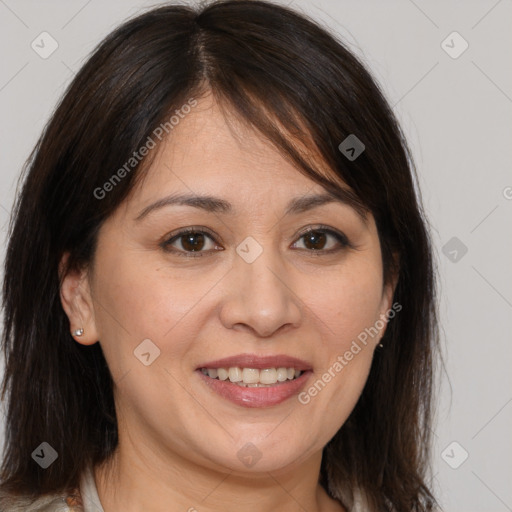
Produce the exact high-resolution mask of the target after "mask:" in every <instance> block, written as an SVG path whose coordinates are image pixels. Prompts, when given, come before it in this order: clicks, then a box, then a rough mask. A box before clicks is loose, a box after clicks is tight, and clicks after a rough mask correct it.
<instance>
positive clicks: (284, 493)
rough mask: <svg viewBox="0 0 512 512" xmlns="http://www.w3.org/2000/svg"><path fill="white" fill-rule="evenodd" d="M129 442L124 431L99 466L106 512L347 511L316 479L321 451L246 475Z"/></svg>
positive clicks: (99, 484) (100, 491) (97, 471)
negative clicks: (286, 465)
mask: <svg viewBox="0 0 512 512" xmlns="http://www.w3.org/2000/svg"><path fill="white" fill-rule="evenodd" d="M124 441H126V442H124ZM129 442H130V440H129V438H128V439H123V438H122V436H121V435H120V443H119V445H118V449H117V450H116V452H115V453H114V455H113V456H112V457H111V459H109V461H108V462H107V463H105V464H103V465H102V466H100V467H97V468H95V471H94V476H95V481H96V486H97V490H98V495H99V498H100V501H101V503H102V505H103V508H104V511H105V512H112V511H115V510H123V511H125V512H130V511H139V510H151V511H153V512H169V511H188V512H197V511H199V510H200V511H201V512H214V511H218V510H223V511H225V512H238V511H239V510H244V511H247V512H268V511H269V510H279V511H283V512H291V511H297V510H307V511H308V512H344V509H343V507H342V506H341V505H340V504H339V503H338V502H337V501H335V500H333V499H331V498H330V497H329V496H328V495H327V493H326V492H325V490H324V489H323V487H322V486H320V484H319V483H318V477H319V473H320V462H321V456H322V454H321V452H320V453H318V454H315V455H314V456H313V457H311V458H310V459H309V460H307V461H306V462H304V463H302V464H300V465H299V466H297V467H294V468H293V469H288V470H279V471H272V472H264V473H251V474H249V475H248V474H240V473H236V472H234V471H229V470H226V471H225V472H222V471H219V470H216V469H212V468H209V467H206V466H205V465H201V464H199V463H196V462H194V461H191V460H190V459H188V458H185V457H183V456H180V455H178V454H176V453H173V454H172V456H170V454H169V453H165V452H164V451H163V450H162V449H159V450H152V449H150V448H149V447H148V446H144V447H143V448H142V447H141V445H140V444H139V445H138V446H133V445H132V446H130V444H129ZM121 447H123V448H124V449H123V448H121ZM128 448H129V449H128Z"/></svg>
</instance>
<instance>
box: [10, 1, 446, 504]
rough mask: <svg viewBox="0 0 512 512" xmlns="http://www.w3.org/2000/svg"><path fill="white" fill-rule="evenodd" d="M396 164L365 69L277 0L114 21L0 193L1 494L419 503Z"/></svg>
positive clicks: (421, 367) (380, 101) (422, 232)
mask: <svg viewBox="0 0 512 512" xmlns="http://www.w3.org/2000/svg"><path fill="white" fill-rule="evenodd" d="M413 178H414V168H413V165H412V161H411V159H410V156H409V152H408V149H407V145H406V143H405V141H404V138H403V136H402V133H401V131H400V128H399V126H398V124H397V122H396V120H395V118H394V116H393V114H392V112H391V110H390V108H389V106H388V104H387V103H386V101H385V100H384V98H383V96H382V94H381V92H380V91H379V88H378V87H377V85H376V84H375V83H374V81H373V80H372V78H371V76H370V75H369V73H368V72H367V71H366V70H365V69H364V68H363V66H362V65H361V64H360V63H359V62H358V60H357V59H356V58H355V57H354V56H353V55H352V54H351V53H350V52H348V51H347V49H346V48H345V47H344V46H343V45H342V44H341V43H340V42H338V41H336V40H335V39H334V38H333V36H331V35H329V34H328V33H326V32H325V31H324V30H323V29H322V28H320V27H318V26H317V25H316V24H314V23H313V22H311V21H309V20H307V19H306V18H305V17H303V16H302V15H299V14H297V13H295V12H293V11H292V10H289V9H287V8H285V7H279V6H277V5H273V4H271V3H267V2H260V1H246V0H241V1H227V2H217V3H213V4H210V5H209V6H206V7H204V8H202V9H201V10H199V11H195V10H194V9H192V8H187V7H183V6H174V5H170V6H165V7H160V8H157V9H154V10H151V11H149V12H147V13H145V14H143V15H141V16H139V17H137V18H135V19H133V20H131V21H129V22H127V23H125V24H124V25H122V26H121V27H120V28H118V29H117V30H115V31H114V32H113V33H112V34H111V35H109V36H108V37H107V38H106V39H105V40H104V41H103V42H102V43H101V44H100V46H99V47H98V48H97V50H96V51H95V52H94V54H93V55H92V56H91V58H90V59H89V60H88V62H87V63H86V64H85V65H84V67H83V68H82V70H81V71H80V72H79V73H78V75H77V76H76V78H75V79H74V81H73V83H72V84H71V86H70V87H69V89H68V91H67V93H66V94H65V96H64V98H63V100H62V102H61V103H60V105H59V106H58V108H57V110H56V112H55V114H54V115H53V118H52V119H51V121H50V123H49V125H48V126H47V128H46V130H45V132H44V134H43V136H42V138H41V140H40V142H39V143H38V145H37V147H36V149H35V150H34V153H33V155H32V157H31V160H30V162H29V167H28V173H27V176H26V178H25V181H24V185H23V188H22V191H21V194H20V196H19V199H18V202H17V205H16V208H15V212H14V218H13V222H12V229H11V232H10V240H9V246H8V252H7V259H6V266H5V284H4V295H3V299H4V306H5V316H4V324H5V329H4V331H5V332H4V338H3V346H4V352H5V356H6V373H5V379H4V387H3V396H4V397H6V400H7V438H6V450H5V454H4V459H3V466H2V477H1V481H2V483H1V486H0V489H1V493H2V495H1V498H0V509H1V510H7V511H14V510H40V511H42V510H45V511H46V510H53V511H57V510H59V511H60V510H85V511H86V512H96V511H98V510H99V511H104V512H113V511H119V510H123V511H131V510H134V511H135V510H136V511H140V510H151V511H164V510H165V511H169V510H189V511H194V510H200V511H212V510H223V511H226V510H227V511H230V510H235V509H236V510H239V509H242V510H250V511H263V510H264V511H267V510H275V509H279V510H284V511H288V510H298V509H300V510H308V511H311V512H313V511H322V512H327V511H365V512H366V511H375V512H376V511H383V510H387V511H391V510H393V511H398V512H405V511H411V510H414V511H427V510H433V508H434V506H435V500H434V498H433V496H432V494H431V491H430V490H429V488H428V485H427V483H426V471H427V469H428V454H429V442H430V439H429V433H430V428H429V427H430V422H431V397H432V393H431V391H432V379H433V376H432V370H433V365H434V362H435V360H434V357H435V354H436V347H437V320H436V318H437V317H436V306H435V279H434V277H435V276H434V266H433V259H432V251H431V243H430V238H429V235H428V231H427V227H426V221H425V219H424V214H423V210H422V207H421V203H420V200H419V198H417V197H416V194H415V189H414V180H413Z"/></svg>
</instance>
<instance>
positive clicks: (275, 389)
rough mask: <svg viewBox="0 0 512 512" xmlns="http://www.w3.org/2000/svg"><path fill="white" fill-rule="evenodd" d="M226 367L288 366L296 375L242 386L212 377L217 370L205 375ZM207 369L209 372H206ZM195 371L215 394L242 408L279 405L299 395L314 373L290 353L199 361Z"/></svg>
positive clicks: (308, 365)
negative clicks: (267, 382)
mask: <svg viewBox="0 0 512 512" xmlns="http://www.w3.org/2000/svg"><path fill="white" fill-rule="evenodd" d="M226 368H229V369H230V370H232V369H235V368H236V369H237V370H240V369H242V368H243V369H244V371H245V370H246V369H254V370H267V369H275V368H279V369H286V368H288V369H290V370H291V369H294V370H295V378H293V380H282V379H281V381H279V382H275V384H268V385H264V386H261V384H255V385H254V386H255V387H244V386H241V385H240V384H241V383H240V382H231V381H230V380H229V379H225V380H219V379H218V378H212V377H213V376H215V374H216V373H217V372H216V371H215V372H214V373H213V375H212V376H209V375H208V373H210V374H211V373H212V370H219V369H224V370H223V371H224V372H225V371H226V370H225V369H226ZM207 370H210V371H209V372H208V371H207ZM273 371H275V370H273ZM195 373H196V374H197V375H198V376H199V378H200V379H201V381H202V382H203V383H204V384H206V386H207V387H208V389H209V391H212V392H214V393H215V394H216V395H218V396H220V397H222V398H224V399H226V400H229V401H231V402H233V403H234V404H236V405H239V406H242V407H270V406H273V405H278V404H280V403H281V402H284V401H285V400H287V399H289V398H291V397H292V396H294V395H298V394H299V393H300V391H301V389H302V388H303V387H304V386H305V384H306V381H307V380H308V379H309V377H310V376H311V375H312V373H313V372H312V367H311V365H310V364H309V363H308V362H306V361H304V360H302V359H299V358H296V357H292V356H287V355H275V356H258V355H255V354H240V355H236V356H231V357H226V358H223V359H217V360H215V361H208V362H204V363H201V364H200V365H199V366H198V367H197V369H196V371H195Z"/></svg>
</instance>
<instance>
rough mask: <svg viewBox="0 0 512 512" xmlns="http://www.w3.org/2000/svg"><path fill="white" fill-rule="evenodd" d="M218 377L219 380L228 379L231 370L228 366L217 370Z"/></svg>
mask: <svg viewBox="0 0 512 512" xmlns="http://www.w3.org/2000/svg"><path fill="white" fill-rule="evenodd" d="M217 377H218V378H219V380H226V379H227V378H228V377H229V372H228V370H226V368H219V369H218V370H217Z"/></svg>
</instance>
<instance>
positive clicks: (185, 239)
mask: <svg viewBox="0 0 512 512" xmlns="http://www.w3.org/2000/svg"><path fill="white" fill-rule="evenodd" d="M194 240H195V241H194ZM181 243H182V246H183V249H185V250H186V251H200V250H201V249H202V248H203V245H204V235H203V234H202V233H188V234H186V235H183V236H182V242H181Z"/></svg>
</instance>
